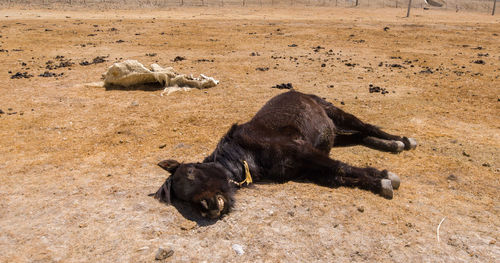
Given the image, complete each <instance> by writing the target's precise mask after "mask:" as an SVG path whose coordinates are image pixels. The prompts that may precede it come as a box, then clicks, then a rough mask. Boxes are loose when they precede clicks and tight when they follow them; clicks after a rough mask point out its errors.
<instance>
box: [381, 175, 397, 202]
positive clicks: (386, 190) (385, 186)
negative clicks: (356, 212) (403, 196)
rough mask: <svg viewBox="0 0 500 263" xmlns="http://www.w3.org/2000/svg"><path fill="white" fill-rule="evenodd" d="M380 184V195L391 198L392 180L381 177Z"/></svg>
mask: <svg viewBox="0 0 500 263" xmlns="http://www.w3.org/2000/svg"><path fill="white" fill-rule="evenodd" d="M380 184H381V186H382V189H381V190H380V195H381V196H383V197H385V198H387V199H392V196H393V194H394V193H393V190H392V182H391V180H389V179H382V180H381V181H380Z"/></svg>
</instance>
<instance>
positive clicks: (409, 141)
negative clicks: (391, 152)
mask: <svg viewBox="0 0 500 263" xmlns="http://www.w3.org/2000/svg"><path fill="white" fill-rule="evenodd" d="M403 143H404V145H405V150H407V151H408V150H413V149H415V148H417V141H416V140H415V139H413V138H408V137H403Z"/></svg>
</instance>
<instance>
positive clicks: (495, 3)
mask: <svg viewBox="0 0 500 263" xmlns="http://www.w3.org/2000/svg"><path fill="white" fill-rule="evenodd" d="M496 7H497V0H493V11H491V15H492V16H494V15H495V8H496Z"/></svg>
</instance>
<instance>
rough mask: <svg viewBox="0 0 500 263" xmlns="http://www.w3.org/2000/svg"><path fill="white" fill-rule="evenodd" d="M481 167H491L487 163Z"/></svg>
mask: <svg viewBox="0 0 500 263" xmlns="http://www.w3.org/2000/svg"><path fill="white" fill-rule="evenodd" d="M482 165H483V166H484V167H491V164H489V163H483V164H482Z"/></svg>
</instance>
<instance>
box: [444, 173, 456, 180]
mask: <svg viewBox="0 0 500 263" xmlns="http://www.w3.org/2000/svg"><path fill="white" fill-rule="evenodd" d="M446 179H448V180H450V181H456V180H457V179H458V177H457V176H456V175H454V174H450V175H449V176H448V178H446Z"/></svg>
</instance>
